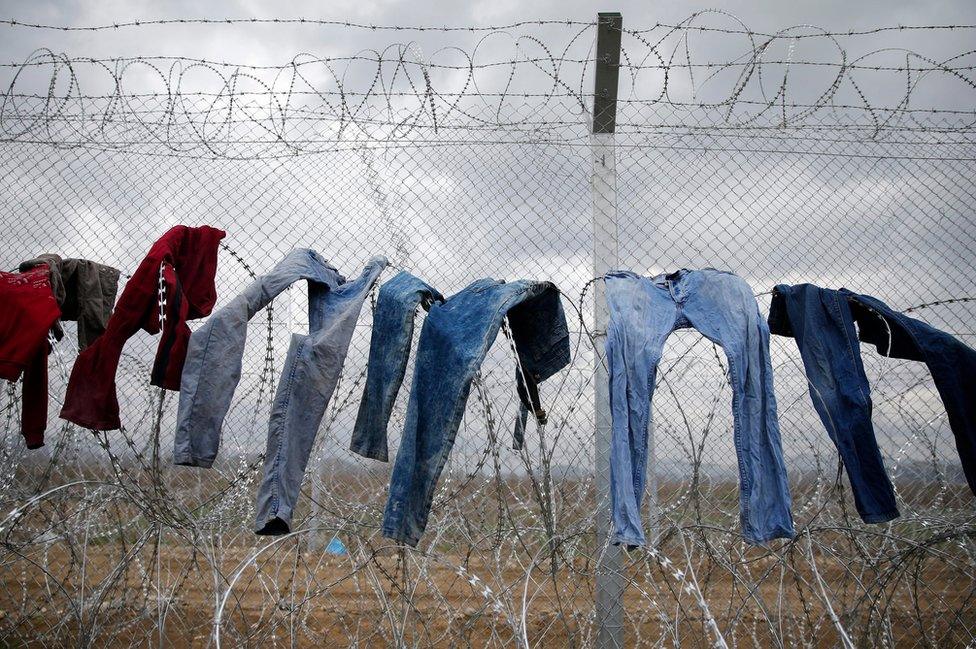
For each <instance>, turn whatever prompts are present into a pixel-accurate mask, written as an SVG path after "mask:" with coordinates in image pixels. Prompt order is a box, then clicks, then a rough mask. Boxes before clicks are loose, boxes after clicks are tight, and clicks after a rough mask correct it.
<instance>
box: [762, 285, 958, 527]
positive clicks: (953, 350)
mask: <svg viewBox="0 0 976 649" xmlns="http://www.w3.org/2000/svg"><path fill="white" fill-rule="evenodd" d="M818 293H819V294H820V295H823V296H830V297H824V298H822V299H823V300H825V301H829V302H830V304H831V305H832V306H833V308H834V309H835V311H839V312H840V313H842V314H843V318H844V320H852V321H853V322H856V323H857V325H858V332H857V337H859V338H860V339H861V341H863V342H866V343H869V344H872V345H874V346H875V347H876V348H877V349H878V353H880V354H881V355H882V356H888V357H890V358H900V359H906V360H913V361H922V362H924V363H925V364H926V365H927V366H928V368H929V372H931V374H932V380H933V382H934V383H935V387H936V389H937V390H938V391H939V396H940V397H941V398H942V403H943V405H944V406H945V409H946V415H947V416H948V419H949V427H950V428H951V429H952V433H953V436H954V437H955V440H956V450H957V451H958V452H959V459H960V461H961V463H962V469H963V473H965V475H966V481H967V482H968V483H969V488H970V490H971V491H972V492H973V493H974V494H976V397H974V395H976V351H974V350H973V349H972V348H971V347H969V346H967V345H965V344H963V343H962V342H960V341H959V340H957V339H956V338H955V337H953V336H952V335H950V334H948V333H946V332H944V331H940V330H938V329H936V328H935V327H933V326H931V325H929V324H927V323H925V322H922V321H921V320H916V319H915V318H911V317H909V316H907V315H904V314H902V313H899V312H897V311H894V310H893V309H892V308H891V307H889V306H888V305H887V304H885V303H884V302H882V301H881V300H878V299H877V298H874V297H871V296H868V295H860V294H857V293H853V292H851V291H848V290H847V289H843V288H842V289H840V290H839V291H831V290H829V289H821V288H818V287H816V286H810V285H801V286H793V287H789V286H777V287H776V295H777V296H778V297H774V300H773V305H772V307H773V308H771V309H770V314H769V317H770V327H771V328H772V329H773V331H774V332H775V333H783V334H784V335H795V333H796V330H797V328H798V327H800V328H802V327H804V323H803V317H804V316H805V315H806V314H805V313H794V310H795V302H796V301H797V300H800V299H802V298H803V296H806V295H816V294H818ZM784 302H785V306H786V307H787V309H786V310H785V312H784V309H783V308H782V307H783V306H784ZM791 303H793V304H794V310H790V309H789V307H790V305H791ZM814 310H815V308H814ZM787 317H788V320H787V319H786V318H787ZM832 326H834V327H837V326H838V325H837V324H836V323H833V324H832ZM835 335H837V334H835ZM857 337H855V332H854V329H853V327H850V328H845V329H843V331H842V333H841V334H840V339H841V341H842V342H843V344H844V346H843V347H841V348H840V349H839V350H838V349H837V348H836V346H835V347H833V348H832V352H833V353H834V354H835V355H837V356H839V358H838V359H835V362H836V363H837V364H838V365H841V366H842V369H841V370H840V371H839V373H838V375H837V376H836V377H835V382H836V383H837V384H838V386H839V387H836V388H834V389H835V390H849V389H850V388H849V386H847V385H840V384H842V383H844V382H845V381H849V376H850V374H851V370H850V366H849V365H847V367H846V370H845V369H843V367H844V365H845V364H847V363H851V364H853V363H854V362H855V361H853V360H851V361H848V360H847V358H845V357H843V356H841V354H842V353H844V352H846V350H847V349H850V350H851V356H853V357H854V358H857V361H856V363H857V365H858V366H860V354H859V353H858V348H857ZM797 344H801V343H800V338H797ZM800 353H801V354H802V353H803V346H802V345H801V348H800ZM828 353H829V352H828ZM808 373H809V369H808ZM865 386H866V384H865ZM827 398H828V399H829V396H828V397H827ZM866 401H867V404H868V405H867V406H865V405H864V403H863V402H862V403H861V404H858V405H859V406H860V409H861V412H859V413H858V414H857V416H858V417H860V418H861V419H867V421H868V423H869V424H870V415H871V413H870V401H869V400H866ZM814 405H816V398H815V399H814ZM865 410H866V411H865ZM827 430H828V432H829V431H830V426H828V427H827ZM871 440H872V441H873V440H874V434H873V431H872V434H871ZM841 457H842V458H843V460H844V465H845V467H847V471H848V475H849V476H850V477H851V486H852V488H853V489H854V496H855V499H856V498H857V497H858V492H857V490H858V488H857V487H856V486H854V475H853V474H854V471H853V470H852V469H851V468H850V466H849V465H848V458H847V457H844V455H843V453H842V454H841ZM851 464H854V465H855V466H856V463H855V462H851ZM885 479H886V480H887V474H886V475H885ZM862 495H863V493H862ZM855 502H856V500H855ZM859 511H860V510H859ZM865 520H866V519H865Z"/></svg>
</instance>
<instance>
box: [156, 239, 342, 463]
mask: <svg viewBox="0 0 976 649" xmlns="http://www.w3.org/2000/svg"><path fill="white" fill-rule="evenodd" d="M302 279H304V280H307V281H308V321H309V331H310V332H311V333H315V332H318V331H319V330H321V329H322V328H323V327H324V326H325V323H326V313H327V308H326V296H327V295H328V294H329V292H330V291H332V290H333V289H336V288H338V287H339V286H340V285H342V284H343V283H344V282H345V281H346V280H345V278H344V277H343V276H342V275H340V274H339V272H338V271H337V270H336V269H335V268H333V267H332V266H330V265H329V264H328V263H327V262H326V261H325V260H324V259H323V258H322V257H321V256H319V254H318V253H317V252H315V251H313V250H309V249H307V248H296V249H295V250H292V251H291V252H289V253H288V254H287V255H285V257H284V259H282V260H281V261H280V262H278V264H277V265H276V266H275V267H274V268H273V269H271V271H270V272H269V273H268V274H266V275H262V276H261V277H258V278H257V279H255V280H254V281H253V282H251V283H250V284H249V285H248V287H247V288H245V289H244V291H242V292H241V293H240V294H239V295H237V296H236V297H235V298H234V299H232V300H231V301H230V302H228V303H227V305H226V306H224V307H222V308H221V309H219V310H218V311H216V312H215V313H214V314H213V315H212V316H210V318H209V319H208V320H207V321H206V322H205V323H204V324H203V326H202V327H200V328H199V329H197V330H196V331H194V332H193V334H192V335H191V336H190V341H189V344H188V346H187V353H186V362H185V364H184V366H183V375H182V377H181V379H180V405H179V410H178V411H177V417H176V436H175V439H174V442H173V462H174V463H176V464H183V465H187V466H199V467H205V468H209V467H211V466H213V463H214V460H215V459H216V458H217V449H218V447H219V446H220V431H221V427H222V426H223V424H224V418H225V417H226V416H227V412H228V411H229V410H230V404H231V401H232V400H233V398H234V390H236V389H237V384H238V383H240V380H241V362H242V359H243V357H244V345H245V342H246V340H247V325H248V322H249V321H250V320H251V318H253V317H254V315H255V314H256V313H258V312H259V311H260V310H261V309H263V308H264V307H266V306H267V305H268V304H269V303H270V302H271V300H273V299H274V298H275V297H277V296H278V295H279V294H280V293H281V292H282V291H284V290H285V289H286V288H288V287H289V286H291V285H292V284H294V283H295V282H297V281H299V280H302Z"/></svg>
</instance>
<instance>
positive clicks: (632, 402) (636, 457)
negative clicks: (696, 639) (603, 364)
mask: <svg viewBox="0 0 976 649" xmlns="http://www.w3.org/2000/svg"><path fill="white" fill-rule="evenodd" d="M606 287H607V302H608V305H609V307H610V325H609V327H608V330H607V344H606V352H607V363H608V374H609V378H610V415H611V420H612V422H611V426H612V430H611V441H610V498H611V510H612V516H613V525H614V534H613V538H612V542H613V543H615V544H620V543H622V544H625V545H627V546H629V547H633V546H642V545H645V544H646V539H645V535H644V528H643V524H642V522H641V514H640V507H641V501H642V500H643V496H644V484H645V480H646V474H647V434H648V424H649V423H650V405H651V399H652V397H653V394H654V381H655V376H656V373H657V363H658V361H659V360H660V358H661V349H662V348H663V346H664V341H665V339H666V338H667V336H668V334H670V333H671V330H672V329H673V326H674V322H675V316H676V313H677V311H676V308H675V304H674V302H673V300H671V299H670V297H664V294H663V293H662V292H661V291H660V290H659V289H657V288H656V287H654V286H653V285H652V284H651V283H650V282H648V281H647V280H645V279H643V278H634V277H615V276H610V277H607V279H606Z"/></svg>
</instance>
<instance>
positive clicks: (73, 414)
mask: <svg viewBox="0 0 976 649" xmlns="http://www.w3.org/2000/svg"><path fill="white" fill-rule="evenodd" d="M225 234H226V233H225V232H224V231H223V230H218V229H216V228H211V227H209V226H206V225H204V226H200V227H196V228H191V227H187V226H185V225H177V226H175V227H173V228H171V229H170V230H169V231H168V232H166V234H164V235H163V236H162V237H161V238H160V239H159V241H157V242H156V243H154V244H153V246H152V248H150V249H149V254H147V255H146V258H145V259H143V260H142V263H141V264H139V268H137V269H136V272H135V273H133V275H132V278H131V279H129V281H128V282H126V285H125V289H123V291H122V295H121V297H119V301H118V302H117V303H116V305H115V311H114V312H113V313H112V317H111V318H109V321H108V326H107V327H106V329H105V333H103V334H102V335H101V336H100V337H99V338H98V340H96V341H95V342H94V344H92V345H91V346H90V347H88V348H86V349H85V350H84V351H83V352H81V354H80V355H79V356H78V360H76V361H75V364H74V367H73V368H71V378H70V379H69V380H68V391H67V394H65V398H64V407H63V408H61V418H62V419H67V420H68V421H71V422H74V423H76V424H78V425H79V426H84V427H85V428H91V429H94V430H115V429H117V428H120V427H121V422H120V421H119V402H118V396H117V395H116V388H115V374H116V372H117V370H118V366H119V359H120V358H121V356H122V348H123V347H124V346H125V343H126V341H127V340H128V339H129V338H131V337H132V336H133V335H134V334H135V333H136V332H137V331H139V330H140V329H144V330H145V331H147V332H148V333H150V334H155V333H158V332H159V330H160V326H159V274H160V268H162V273H163V277H164V280H165V286H166V310H165V317H166V322H165V323H164V324H163V335H162V338H161V340H160V342H159V347H158V349H157V350H156V360H155V362H154V363H153V369H152V377H151V383H152V384H153V385H158V386H160V387H163V388H166V389H167V390H179V389H180V376H181V374H182V373H183V362H184V360H185V359H186V346H187V342H188V341H189V339H190V328H189V327H188V326H187V324H186V321H187V320H192V319H194V318H202V317H204V316H206V315H209V314H210V312H211V311H212V310H213V307H214V303H216V301H217V290H216V288H215V287H214V276H215V275H216V273H217V248H218V246H219V244H220V240H221V239H223V238H224V235H225Z"/></svg>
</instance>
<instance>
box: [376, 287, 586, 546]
mask: <svg viewBox="0 0 976 649" xmlns="http://www.w3.org/2000/svg"><path fill="white" fill-rule="evenodd" d="M506 314H508V315H509V324H510V325H511V327H512V339H513V341H514V342H515V345H516V352H517V354H518V359H519V365H520V366H521V371H519V370H516V372H517V374H518V380H520V381H521V380H525V381H527V382H530V383H532V389H537V384H538V383H539V382H541V381H544V380H545V379H547V378H549V377H550V376H552V375H553V374H554V373H556V372H557V371H559V370H560V369H562V368H563V367H565V366H566V365H568V364H569V360H570V348H569V330H568V327H567V324H566V314H565V313H564V312H563V308H562V305H561V303H560V301H559V291H558V289H557V288H556V287H555V286H554V285H553V284H551V283H549V282H530V281H524V280H519V281H515V282H511V283H504V282H499V281H497V280H493V279H481V280H478V281H476V282H474V283H473V284H471V285H469V286H468V287H466V288H465V289H463V290H462V291H460V292H459V293H457V294H455V295H453V296H451V297H450V298H448V299H447V300H446V301H445V302H444V303H443V304H435V305H434V306H432V307H431V308H430V313H428V315H427V318H426V320H425V321H424V326H423V329H421V332H420V341H419V343H418V348H417V360H416V366H415V368H414V376H413V386H412V388H411V390H410V399H409V401H408V404H407V416H406V423H405V426H404V430H403V436H402V437H401V440H400V449H399V451H398V452H397V457H396V461H395V463H394V465H393V474H392V476H391V478H390V494H389V499H388V500H387V503H386V510H385V512H384V514H383V536H385V537H387V538H391V539H395V540H398V541H402V542H404V543H407V544H409V545H411V546H416V545H417V543H418V542H419V541H420V537H421V535H422V534H423V532H424V529H426V527H427V517H428V515H429V513H430V506H431V502H432V500H433V498H434V491H435V488H436V486H437V480H438V479H439V478H440V474H441V472H442V471H443V469H444V464H445V463H446V462H447V458H448V455H449V454H450V452H451V448H452V447H453V446H454V438H455V436H456V435H457V431H458V427H459V426H460V424H461V417H462V416H463V414H464V408H465V404H466V403H467V400H468V394H469V392H470V390H471V383H472V381H473V380H474V378H475V375H476V374H477V372H478V369H479V368H480V367H481V363H482V361H484V359H485V356H486V355H487V353H488V349H489V348H490V347H491V344H492V342H494V340H495V337H496V336H497V335H498V330H499V328H500V327H501V324H502V320H503V319H504V318H505V315H506ZM527 405H530V406H532V407H533V409H535V408H534V406H536V405H537V404H527Z"/></svg>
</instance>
